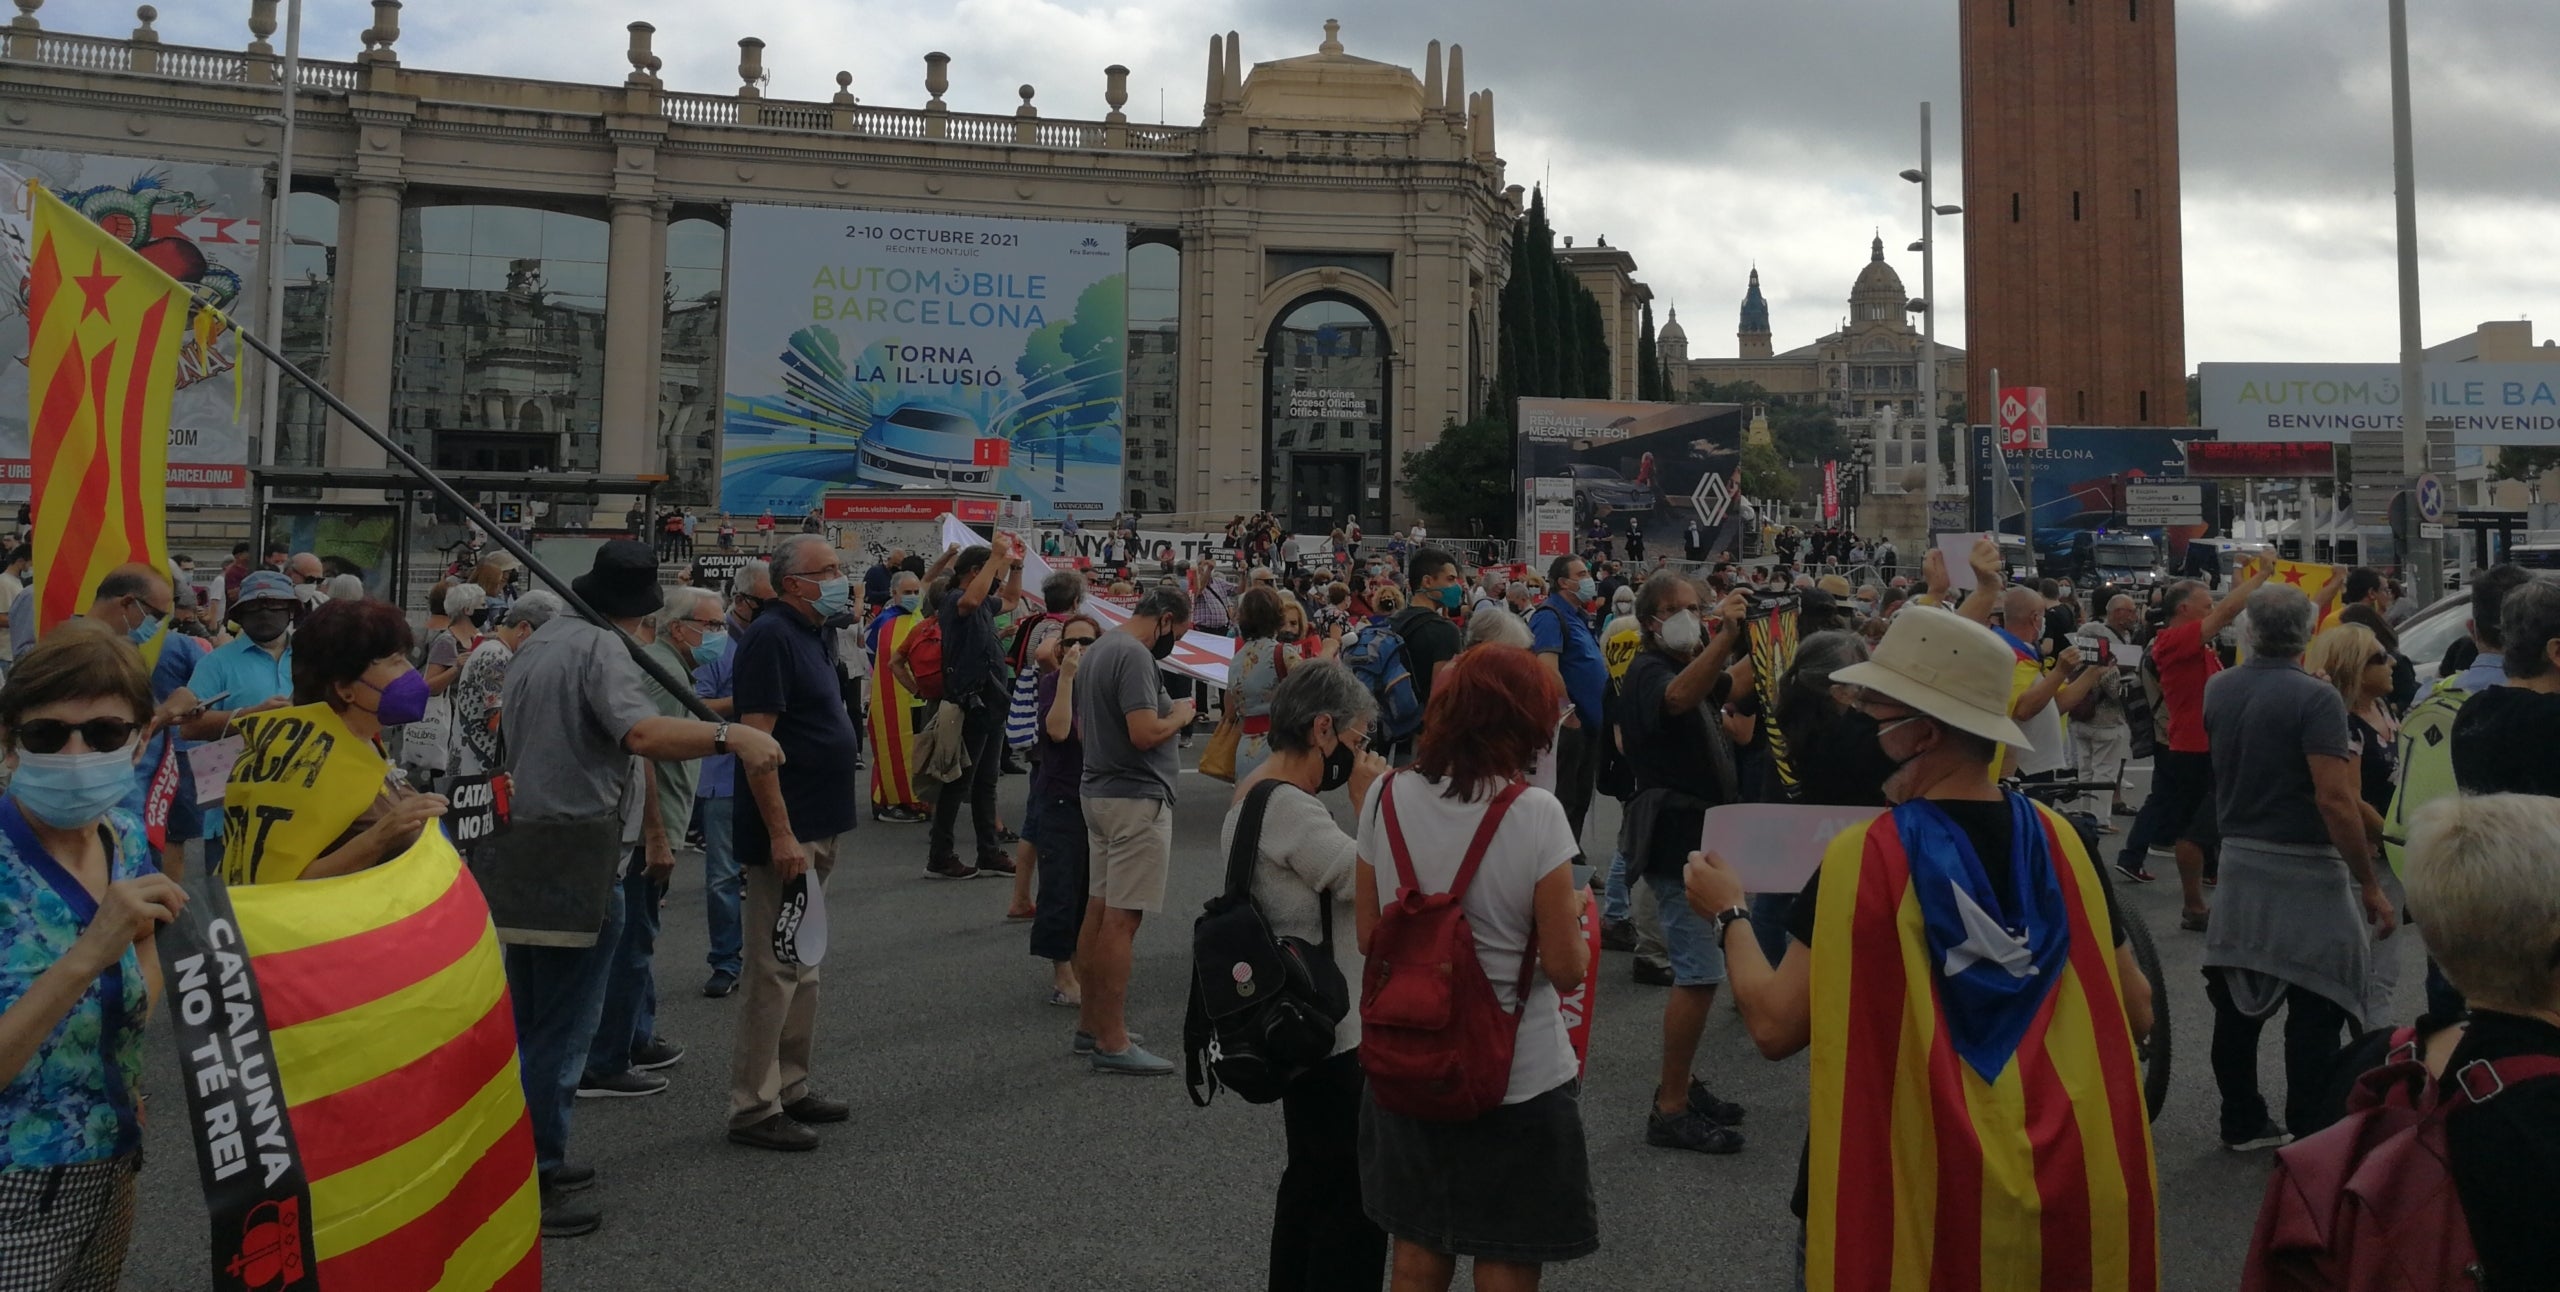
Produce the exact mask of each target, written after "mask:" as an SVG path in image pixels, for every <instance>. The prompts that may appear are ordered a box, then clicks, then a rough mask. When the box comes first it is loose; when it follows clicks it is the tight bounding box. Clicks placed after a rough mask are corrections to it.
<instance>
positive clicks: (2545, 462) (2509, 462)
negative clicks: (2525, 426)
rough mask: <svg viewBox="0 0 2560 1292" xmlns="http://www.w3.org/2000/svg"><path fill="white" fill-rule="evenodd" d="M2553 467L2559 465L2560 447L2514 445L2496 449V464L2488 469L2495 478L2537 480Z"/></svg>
mask: <svg viewBox="0 0 2560 1292" xmlns="http://www.w3.org/2000/svg"><path fill="white" fill-rule="evenodd" d="M2554 467H2560V448H2548V447H2534V448H2527V447H2524V446H2522V445H2516V446H2512V447H2509V448H2504V449H2500V450H2499V451H2498V461H2497V464H2496V465H2495V466H2493V467H2491V468H2490V469H2489V475H2490V477H2491V478H2492V479H2496V480H2538V479H2540V478H2541V477H2542V473H2543V472H2545V471H2549V470H2551V469H2552V468H2554Z"/></svg>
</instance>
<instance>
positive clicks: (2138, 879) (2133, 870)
mask: <svg viewBox="0 0 2560 1292" xmlns="http://www.w3.org/2000/svg"><path fill="white" fill-rule="evenodd" d="M2116 873H2117V874H2119V875H2122V876H2124V879H2125V882H2126V883H2129V884H2148V883H2150V882H2151V881H2153V880H2155V879H2158V878H2159V876H2157V875H2154V874H2152V873H2151V872H2150V871H2148V870H2146V869H2144V868H2142V867H2140V866H2128V865H2126V864H2124V863H2123V862H2121V861H2119V862H2117V863H2116Z"/></svg>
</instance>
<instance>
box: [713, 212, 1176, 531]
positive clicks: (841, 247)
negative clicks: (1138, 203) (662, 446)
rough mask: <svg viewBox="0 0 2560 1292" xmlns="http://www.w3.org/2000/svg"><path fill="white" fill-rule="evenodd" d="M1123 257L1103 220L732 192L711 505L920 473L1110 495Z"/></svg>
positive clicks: (1007, 489) (1085, 503) (941, 483)
mask: <svg viewBox="0 0 2560 1292" xmlns="http://www.w3.org/2000/svg"><path fill="white" fill-rule="evenodd" d="M1127 260H1128V232H1127V230H1126V229H1124V228H1122V227H1121V226H1119V225H1116V224H1075V223H1065V222H1060V221H1050V220H1004V219H992V218H985V217H978V216H952V215H915V214H905V213H898V212H889V211H843V210H829V209H822V208H817V207H794V206H739V207H737V208H735V210H734V211H733V212H732V215H731V224H730V230H729V266H728V296H727V309H728V316H727V320H726V329H727V331H726V335H727V338H728V339H727V359H726V363H725V365H724V368H723V371H724V374H725V376H724V379H723V387H724V389H723V394H722V399H721V431H722V438H721V449H720V464H721V465H720V505H721V507H722V509H723V510H726V511H729V512H735V513H752V512H757V511H762V510H766V509H770V510H772V511H773V512H775V513H776V514H778V515H800V514H802V513H805V512H807V511H808V510H809V508H810V507H812V506H814V505H816V504H817V503H818V502H819V500H820V498H821V496H822V495H823V494H825V493H826V492H827V491H829V490H842V489H902V488H927V489H941V490H953V489H957V490H962V491H968V492H984V493H988V494H997V495H1014V496H1019V497H1021V498H1023V499H1024V500H1026V501H1028V502H1029V503H1030V504H1031V506H1032V509H1033V513H1034V514H1035V515H1037V516H1040V517H1043V518H1049V517H1056V516H1061V515H1066V514H1070V513H1076V514H1082V515H1086V516H1093V515H1098V514H1108V513H1110V512H1113V511H1116V510H1117V509H1118V507H1119V504H1120V462H1121V434H1120V428H1121V392H1122V387H1123V385H1124V382H1125V378H1126V373H1127V363H1128V361H1127V357H1126V355H1127V340H1128V322H1127V314H1128V311H1127V302H1126V291H1127V281H1128V280H1127V272H1126V266H1127Z"/></svg>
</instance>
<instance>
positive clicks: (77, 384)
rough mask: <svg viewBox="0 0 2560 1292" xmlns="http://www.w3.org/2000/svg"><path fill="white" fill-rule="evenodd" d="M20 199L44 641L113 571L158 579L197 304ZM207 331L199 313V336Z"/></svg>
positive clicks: (65, 220) (88, 234)
mask: <svg viewBox="0 0 2560 1292" xmlns="http://www.w3.org/2000/svg"><path fill="white" fill-rule="evenodd" d="M29 197H30V202H31V204H32V207H33V213H34V219H33V221H32V226H33V228H34V235H35V249H34V252H33V254H32V256H31V257H30V259H29V263H28V268H27V328H28V348H27V426H28V439H29V445H28V447H29V457H30V459H31V463H32V469H33V482H32V488H31V493H30V497H31V498H32V499H33V508H32V510H33V513H34V517H35V535H34V542H35V560H36V566H35V584H36V628H37V631H38V632H44V631H48V630H50V629H51V628H52V627H53V626H54V625H55V624H58V623H61V622H62V621H63V620H65V619H69V618H71V617H73V616H75V615H77V614H79V613H80V611H81V610H82V609H83V608H85V606H86V604H87V602H88V599H89V596H90V595H91V593H92V592H94V591H95V590H96V588H97V586H98V581H99V580H100V579H102V578H104V577H105V576H106V573H107V571H109V570H112V569H114V568H115V567H116V566H119V565H122V564H125V563H127V562H139V563H142V564H145V565H149V566H150V567H151V568H153V569H155V570H165V569H167V568H169V547H168V529H167V525H166V522H165V504H166V500H167V494H168V484H169V401H170V398H171V396H173V395H174V394H176V392H177V388H178V352H179V350H180V349H181V348H182V347H183V346H184V345H185V343H186V336H187V325H188V321H189V312H190V310H191V309H194V308H195V304H194V301H193V300H192V298H190V297H189V295H188V293H187V289H186V288H185V287H183V286H181V285H179V283H178V281H177V280H176V279H174V278H171V277H169V275H168V274H166V273H164V272H162V271H161V270H160V269H159V268H158V267H157V266H155V265H153V264H152V263H151V262H149V261H147V260H144V259H143V258H142V257H141V256H140V255H139V254H137V253H136V252H135V251H134V250H133V249H132V248H131V247H128V246H126V245H124V244H123V243H121V242H119V241H117V240H116V239H115V238H113V237H111V236H109V235H108V233H107V232H106V231H105V230H103V229H101V228H99V227H98V226H97V225H95V224H92V223H90V222H89V220H88V219H87V218H86V217H84V216H82V215H81V214H80V213H79V212H77V211H74V210H72V209H71V208H70V207H68V206H66V205H64V204H63V202H62V200H61V199H60V198H57V197H55V196H54V195H53V194H52V193H51V192H50V191H48V190H46V189H45V188H43V186H41V185H30V194H29ZM217 317H218V316H216V315H215V314H213V312H212V310H211V308H210V307H204V308H201V309H196V321H197V327H198V330H199V332H200V333H204V334H207V335H209V334H210V331H211V329H212V326H213V323H214V320H215V319H216V318H217ZM203 343H204V342H203V341H201V340H200V341H199V344H203Z"/></svg>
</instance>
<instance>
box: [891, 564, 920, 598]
mask: <svg viewBox="0 0 2560 1292" xmlns="http://www.w3.org/2000/svg"><path fill="white" fill-rule="evenodd" d="M923 588H924V576H923V575H921V574H918V573H916V572H915V571H913V570H900V571H898V572H897V573H896V574H892V575H890V576H889V591H891V592H893V593H895V594H897V595H899V596H905V595H906V594H908V593H910V592H919V591H922V590H923Z"/></svg>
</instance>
